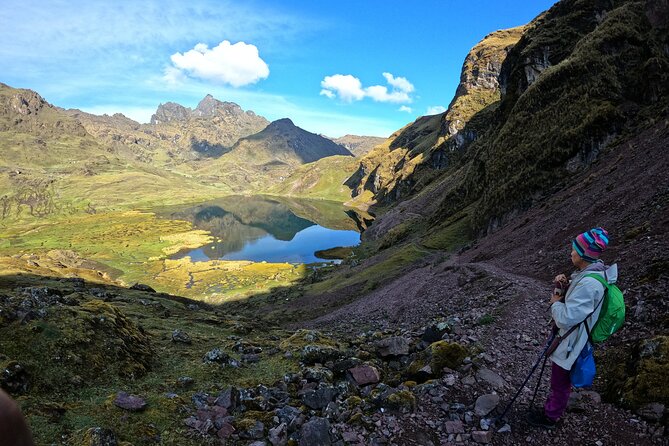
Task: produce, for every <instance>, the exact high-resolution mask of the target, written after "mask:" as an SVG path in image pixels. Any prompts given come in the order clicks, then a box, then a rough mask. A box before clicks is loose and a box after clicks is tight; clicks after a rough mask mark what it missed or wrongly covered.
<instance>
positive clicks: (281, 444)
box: [269, 423, 288, 446]
mask: <svg viewBox="0 0 669 446" xmlns="http://www.w3.org/2000/svg"><path fill="white" fill-rule="evenodd" d="M269 442H270V443H272V445H273V446H286V443H288V425H287V424H286V423H281V424H279V425H278V426H277V427H275V428H272V429H270V430H269Z"/></svg>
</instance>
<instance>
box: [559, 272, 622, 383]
mask: <svg viewBox="0 0 669 446" xmlns="http://www.w3.org/2000/svg"><path fill="white" fill-rule="evenodd" d="M592 273H595V274H599V275H601V276H602V277H604V278H605V279H606V280H607V281H608V283H616V280H618V265H617V264H614V265H612V266H610V267H608V268H607V267H606V266H605V265H604V263H603V262H602V261H601V260H599V261H597V262H595V263H593V264H591V265H588V266H587V267H586V268H585V269H584V270H581V271H577V272H575V273H574V274H572V275H571V283H570V285H569V289H568V290H567V294H566V295H565V299H564V303H562V302H555V303H554V304H553V305H551V314H552V316H553V320H554V321H555V324H556V325H557V326H558V328H559V329H560V331H559V333H558V334H559V335H560V336H562V335H564V334H565V333H566V332H567V331H568V330H569V329H570V328H571V327H573V326H574V325H576V324H578V323H580V322H581V321H583V320H584V319H585V318H586V317H587V318H588V320H587V323H588V327H590V330H592V327H593V326H594V325H595V322H597V319H598V318H599V312H600V310H601V309H602V306H601V305H599V302H600V301H601V300H602V298H603V297H604V286H603V285H602V284H601V283H600V282H599V281H598V280H597V279H594V278H592V277H585V276H587V275H588V274H592ZM593 310H594V313H593ZM590 313H592V315H590ZM588 316H589V317H588ZM586 342H588V333H587V331H586V329H585V324H581V325H580V326H579V327H578V328H577V329H576V330H574V331H573V332H572V333H571V334H570V335H569V337H568V338H566V339H564V340H562V343H560V345H558V347H557V349H556V350H555V351H554V352H553V354H552V355H551V360H552V361H553V362H554V363H556V364H557V365H559V366H560V367H562V368H563V369H565V370H571V367H572V365H574V362H576V358H577V357H578V355H579V354H580V353H581V350H583V347H584V346H585V344H586Z"/></svg>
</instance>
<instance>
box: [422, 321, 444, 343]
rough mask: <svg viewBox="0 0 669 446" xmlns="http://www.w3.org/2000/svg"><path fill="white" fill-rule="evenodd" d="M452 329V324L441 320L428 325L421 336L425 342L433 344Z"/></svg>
mask: <svg viewBox="0 0 669 446" xmlns="http://www.w3.org/2000/svg"><path fill="white" fill-rule="evenodd" d="M450 331H451V326H450V325H448V324H447V323H446V322H439V323H436V324H432V325H430V326H428V327H427V328H426V329H425V331H424V332H423V335H422V336H421V338H420V339H421V340H422V341H423V342H426V343H428V344H432V343H433V342H437V341H440V340H441V339H442V337H443V336H444V335H445V334H446V333H450Z"/></svg>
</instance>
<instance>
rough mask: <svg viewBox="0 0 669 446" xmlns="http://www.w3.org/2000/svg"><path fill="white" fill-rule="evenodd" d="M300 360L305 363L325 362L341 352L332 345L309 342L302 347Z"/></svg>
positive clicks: (337, 357) (333, 358) (336, 357)
mask: <svg viewBox="0 0 669 446" xmlns="http://www.w3.org/2000/svg"><path fill="white" fill-rule="evenodd" d="M301 356H302V361H303V362H304V363H305V364H316V363H320V364H325V363H326V362H328V361H334V360H336V359H339V358H340V357H341V352H340V351H339V350H337V349H336V348H334V347H327V346H323V345H314V344H309V345H305V346H304V347H303V348H302V355H301Z"/></svg>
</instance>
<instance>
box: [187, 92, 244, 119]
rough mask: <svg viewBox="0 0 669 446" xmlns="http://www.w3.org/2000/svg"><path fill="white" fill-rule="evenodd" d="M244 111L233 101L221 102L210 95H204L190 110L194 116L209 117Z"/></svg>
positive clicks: (237, 113)
mask: <svg viewBox="0 0 669 446" xmlns="http://www.w3.org/2000/svg"><path fill="white" fill-rule="evenodd" d="M242 113H244V111H243V110H242V108H241V107H240V106H239V105H237V104H235V103H234V102H223V101H219V100H218V99H216V98H214V97H213V96H212V95H210V94H208V95H206V96H205V97H204V98H203V99H202V100H201V101H200V103H199V104H197V107H195V110H193V112H192V116H194V117H203V118H211V117H214V116H216V115H219V114H222V115H240V114H242Z"/></svg>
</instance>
